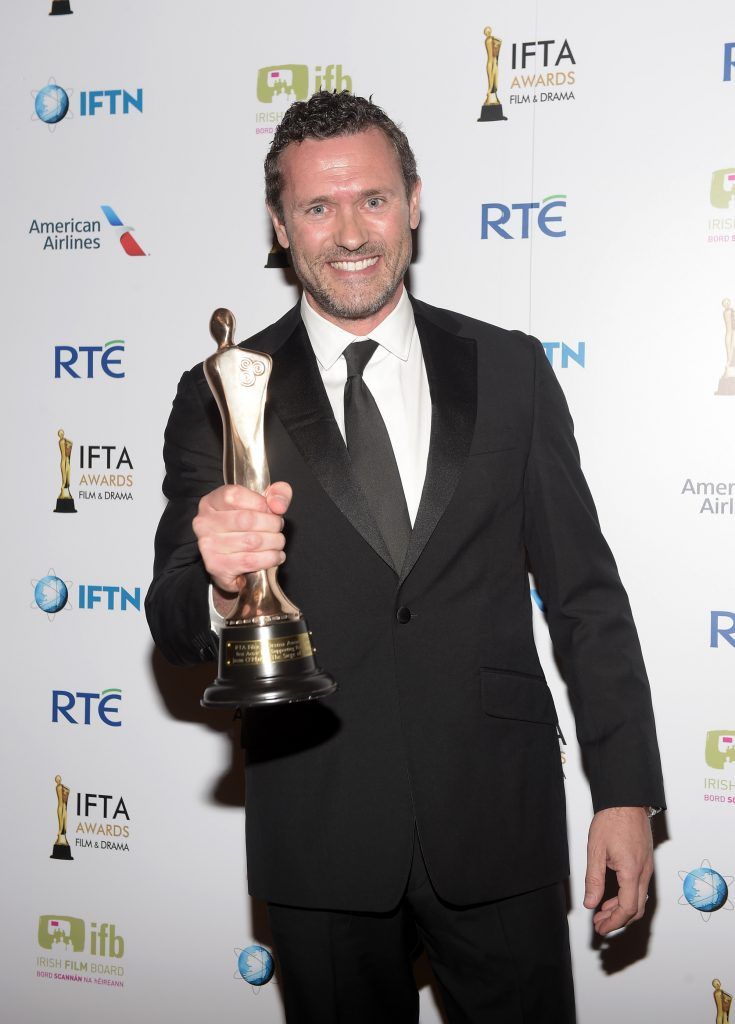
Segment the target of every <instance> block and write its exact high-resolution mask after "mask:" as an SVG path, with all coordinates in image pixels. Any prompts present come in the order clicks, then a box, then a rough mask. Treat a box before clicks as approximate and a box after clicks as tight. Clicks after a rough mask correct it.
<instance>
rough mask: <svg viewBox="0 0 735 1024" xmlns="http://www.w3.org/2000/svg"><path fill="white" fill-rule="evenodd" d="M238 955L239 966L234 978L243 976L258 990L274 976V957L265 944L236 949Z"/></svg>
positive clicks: (243, 978)
mask: <svg viewBox="0 0 735 1024" xmlns="http://www.w3.org/2000/svg"><path fill="white" fill-rule="evenodd" d="M234 953H235V956H236V957H237V967H236V969H235V973H234V975H233V977H234V978H242V980H243V981H247V983H248V984H249V985H252V986H253V988H254V989H255V990H256V991H257V990H258V989H259V988H261V987H262V986H263V985H267V984H268V982H269V981H270V980H271V978H272V977H273V971H274V964H273V957H272V956H271V954H270V953H269V951H268V950H267V949H266V948H265V946H257V945H253V946H246V947H245V948H244V949H236V950H234Z"/></svg>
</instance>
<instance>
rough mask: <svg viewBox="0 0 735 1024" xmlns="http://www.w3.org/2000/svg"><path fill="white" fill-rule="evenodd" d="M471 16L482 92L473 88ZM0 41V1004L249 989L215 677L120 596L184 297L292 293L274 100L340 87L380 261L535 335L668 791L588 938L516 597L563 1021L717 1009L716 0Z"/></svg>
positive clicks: (732, 746)
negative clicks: (568, 939) (536, 751)
mask: <svg viewBox="0 0 735 1024" xmlns="http://www.w3.org/2000/svg"><path fill="white" fill-rule="evenodd" d="M486 29H490V30H491V32H492V35H493V36H494V37H495V38H496V39H499V40H500V41H501V47H500V52H499V64H498V96H499V98H500V100H501V102H502V107H503V119H502V120H501V119H497V120H492V121H482V120H479V118H480V113H481V107H482V104H483V102H484V99H485V94H486V92H487V88H488V82H487V75H486V48H485V41H486V36H485V31H486ZM2 48H3V51H4V52H3V57H2V61H1V62H0V74H1V75H2V97H3V119H2V134H3V142H4V145H3V154H4V159H3V177H4V184H3V188H2V194H1V197H0V201H1V202H2V217H1V221H0V222H1V223H2V243H3V256H2V260H3V263H2V279H3V282H4V284H5V298H4V300H3V305H2V321H3V335H4V353H5V354H4V360H5V367H6V372H5V374H4V383H5V390H6V394H5V398H4V402H3V406H4V409H5V413H6V420H5V423H4V426H3V436H4V438H5V441H4V444H3V461H4V464H5V474H4V482H5V491H4V508H5V520H4V521H5V528H4V535H5V574H6V575H5V580H6V582H5V585H4V587H3V601H4V605H5V608H4V613H3V618H4V622H5V625H6V629H7V632H6V649H7V651H8V659H7V671H6V677H5V700H4V706H5V709H6V710H5V713H4V715H3V719H2V726H3V742H2V749H3V757H4V766H3V772H2V788H3V794H4V800H3V804H4V807H5V811H4V814H3V822H4V825H5V836H4V842H3V847H4V864H5V866H4V870H3V884H4V889H5V893H4V896H3V903H2V906H3V920H4V921H5V925H4V926H3V927H2V929H1V932H2V938H1V939H0V942H2V963H3V974H4V977H5V989H6V994H5V997H4V1001H3V1017H4V1019H6V1020H8V1021H10V1022H12V1024H21V1022H33V1024H35V1022H37V1021H39V1020H44V1019H45V1020H51V1021H54V1022H57V1024H72V1022H73V1024H79V1022H84V1021H93V1020H98V1019H104V1020H106V1021H108V1022H109V1024H115V1022H123V1021H128V1020H132V1019H134V1020H137V1021H141V1022H143V1024H146V1022H154V1021H155V1022H158V1021H169V1020H170V1021H174V1020H175V1021H179V1022H182V1024H185V1022H198V1021H201V1020H203V1019H219V1020H247V1021H252V1022H257V1024H261V1022H262V1024H278V1022H280V1021H282V1019H283V1018H282V1010H281V1005H280V1000H279V995H278V979H277V975H276V976H275V977H274V978H273V979H272V980H270V981H265V983H262V982H264V979H265V978H267V977H268V975H269V968H270V964H271V959H270V954H269V952H268V948H269V938H268V933H267V928H266V924H265V919H264V913H263V909H262V907H259V906H254V905H252V904H251V903H250V901H249V899H248V897H247V894H246V865H245V856H244V842H243V841H244V825H245V813H246V812H244V811H243V802H244V793H243V782H242V763H241V762H242V758H241V752H240V750H239V737H238V723H237V722H233V721H232V720H231V716H230V715H228V714H225V713H213V712H205V711H204V710H202V709H201V708H200V707H199V703H198V701H199V696H200V694H201V691H202V689H203V687H204V685H205V684H206V682H207V680H208V679H209V677H210V675H211V669H206V670H201V669H193V670H189V671H187V670H173V669H172V668H170V667H169V666H167V665H166V664H165V662H164V661H163V660H162V659H161V658H160V657H159V656H158V655H157V654H155V653H154V651H153V647H152V643H151V641H150V638H149V635H148V632H147V628H146V623H145V618H144V614H143V610H142V605H143V598H144V595H145V590H146V587H147V585H148V582H149V579H150V573H151V563H152V541H153V532H154V529H155V526H156V523H157V520H158V517H159V515H160V513H161V509H162V498H161V495H160V483H161V476H162V464H161V455H160V452H161V439H162V433H163V427H164V424H165V422H166V419H167V416H168V411H169V407H170V401H171V398H172V396H173V393H174V390H175V387H176V383H177V381H178V378H179V376H180V374H181V373H182V371H183V370H185V369H187V368H188V367H189V366H191V365H192V364H193V363H195V362H197V361H199V360H200V359H202V358H203V357H205V356H206V355H208V354H209V353H210V352H211V351H212V349H213V346H212V341H211V339H210V338H209V335H208V321H209V317H210V314H211V312H212V310H213V309H214V308H215V307H217V306H223V305H224V306H229V307H230V308H232V309H233V310H234V311H235V313H236V314H237V317H238V322H239V327H238V337H239V338H244V337H246V336H247V335H248V334H249V333H251V332H253V331H255V330H257V329H259V328H260V327H262V326H264V325H265V324H267V323H270V322H272V321H273V320H274V319H276V318H277V317H278V316H280V314H281V313H282V312H283V311H285V309H286V308H288V306H289V305H290V304H291V303H292V302H293V301H294V298H295V294H296V293H295V289H294V286H293V283H292V282H291V281H289V279H288V276H287V274H286V273H285V272H284V271H283V270H282V269H279V268H278V267H277V266H276V267H268V266H267V264H268V263H269V262H271V263H273V262H275V263H278V262H279V261H278V259H277V258H276V259H273V258H271V259H270V261H269V259H268V257H269V250H270V248H271V243H272V239H271V235H270V231H269V227H268V223H267V220H266V215H265V212H264V207H263V185H262V162H263V157H264V155H265V152H266V149H267V146H268V144H269V140H270V139H271V137H272V133H273V130H274V127H275V125H276V124H277V122H278V120H279V118H280V117H281V116H282V113H283V110H284V108H285V107H286V106H287V105H288V103H289V102H290V101H291V100H292V99H294V98H298V99H302V98H305V97H307V96H308V95H309V94H311V93H312V92H313V91H315V90H318V89H320V88H325V89H335V88H336V89H342V88H344V89H350V90H353V91H355V92H358V93H360V94H363V95H372V96H373V97H374V99H375V100H376V102H378V103H379V104H381V105H383V106H384V107H385V108H386V109H387V110H388V112H389V113H390V114H391V115H392V116H393V117H394V118H395V119H396V120H398V121H399V122H401V123H402V124H403V126H404V127H405V129H406V131H407V133H408V135H409V138H410V139H411V140H412V143H413V145H414V147H415V151H416V154H417V158H418V162H419V168H420V171H421V173H422V177H423V179H424V219H423V222H422V225H421V229H420V234H419V246H418V252H417V255H416V260H415V263H414V265H413V268H412V270H411V286H412V289H413V290H414V291H415V293H416V294H417V295H418V296H419V297H422V298H426V299H427V300H429V301H431V302H433V303H435V304H437V305H444V306H448V307H450V308H454V309H458V310H461V311H463V312H465V313H468V314H471V315H473V316H476V317H479V318H482V319H484V320H489V321H493V322H495V323H498V324H500V325H502V326H504V327H509V328H516V327H517V328H521V329H524V330H529V331H531V332H532V333H534V334H536V335H537V336H538V337H540V338H541V339H542V340H543V342H544V344H545V347H546V352H547V355H548V358H549V360H550V362H551V364H552V366H553V367H554V369H555V371H556V372H557V373H558V376H559V379H560V381H561V383H562V385H563V387H564V390H565V392H566V394H567V397H568V400H569V403H570V405H571V408H572V412H573V414H574V416H575V420H576V424H577V431H578V436H579V440H580V447H581V451H582V456H583V463H584V466H585V469H586V472H587V474H588V478H589V480H590V483H591V486H592V489H593V492H594V494H595V495H596V498H597V502H598V506H599V511H600V516H601V519H602V522H603V526H604V528H605V531H606V533H607V535H608V538H609V540H610V541H611V544H612V547H613V549H614V551H615V552H616V555H617V558H618V561H619V564H620V569H621V573H622V575H623V579H624V581H625V583H626V585H627V587H628V590H629V592H630V596H631V600H632V604H633V608H634V611H635V613H636V617H637V621H638V625H639V629H640V632H641V635H642V641H643V646H644V651H645V653H646V657H647V662H648V667H649V671H650V675H651V680H652V686H653V693H654V701H655V706H656V710H657V714H658V721H659V729H660V737H661V744H662V751H663V757H664V768H665V776H666V781H667V787H668V796H669V802H670V811H669V813H668V815H667V819H666V821H665V822H664V821H659V822H658V823H657V839H658V841H659V842H658V850H657V880H656V886H655V890H654V892H653V896H652V899H651V902H650V906H651V910H652V913H651V914H650V915H649V917H648V919H647V920H646V921H645V922H642V923H640V924H638V925H636V926H634V927H631V928H630V929H629V930H628V932H627V933H626V934H624V935H623V936H621V937H619V938H616V939H613V940H611V941H610V942H608V943H599V942H597V941H595V940H594V939H593V936H592V932H591V927H590V920H589V914H588V913H587V912H586V911H585V910H584V909H583V908H582V907H581V896H582V883H583V876H584V853H585V839H586V829H587V825H588V820H589V815H590V801H589V796H588V792H587V787H586V783H585V780H584V778H583V775H582V772H581V767H580V758H579V753H578V749H577V747H576V745H575V743H574V741H573V738H574V729H573V722H572V719H571V715H570V713H569V710H568V704H567V702H566V698H565V695H564V686H563V683H562V682H561V681H560V680H559V678H558V676H557V674H556V670H555V668H554V664H553V658H552V655H551V651H550V649H549V643H548V638H547V636H546V632H545V626H544V620H543V614H542V611H541V609H540V608H537V609H536V610H535V615H536V625H537V627H538V637H539V645H540V647H541V649H542V653H543V660H544V664H545V668H546V670H547V674H548V677H549V679H550V681H551V685H552V687H553V689H554V693H555V697H556V699H557V704H558V706H559V707H560V708H561V709H562V728H563V730H564V734H565V736H566V737H567V740H568V745H567V746H566V748H565V751H564V756H565V760H566V776H567V789H568V800H569V808H570V816H569V817H570V825H569V827H570V835H571V842H572V849H573V875H572V881H571V899H572V909H571V914H570V922H571V929H572V938H573V946H574V954H575V964H576V983H577V989H578V999H579V1016H580V1021H581V1022H582V1024H592V1022H594V1024H613V1022H617V1021H619V1020H620V1019H623V1018H624V1019H627V1020H631V1021H636V1020H643V1019H644V1018H646V1017H648V1016H649V1015H650V1014H651V1013H654V1014H655V1017H656V1019H657V1020H666V1021H675V1022H682V1024H685V1022H686V1024H707V1022H714V1021H715V1020H716V1021H717V1022H718V1024H724V1022H725V1021H726V1020H727V1016H726V1015H725V1009H723V1010H722V1014H721V1016H717V1013H718V1005H717V1004H718V1001H719V1004H720V1005H721V1006H722V1004H723V1003H724V1004H725V1007H726V1004H727V996H726V995H725V994H723V993H728V992H733V991H735V913H733V900H734V899H735V885H734V884H733V876H735V827H734V824H735V689H734V685H735V684H734V675H733V669H734V667H735V593H734V592H733V589H732V577H733V572H732V567H733V523H734V522H735V519H734V516H735V470H734V469H733V456H732V452H733V430H734V429H735V369H731V370H730V371H728V369H727V365H728V362H732V361H733V358H734V357H733V353H732V346H733V326H734V321H735V312H734V305H733V304H735V261H734V259H733V257H734V256H735V134H734V133H733V125H734V124H735V117H734V113H735V12H734V11H733V6H732V3H731V0H709V2H708V3H703V4H698V5H696V6H694V7H692V5H690V4H685V3H683V2H682V0H671V2H669V3H667V4H661V3H653V2H648V3H645V2H641V0H637V2H633V0H620V2H619V3H617V4H615V5H612V6H611V5H606V6H605V5H603V6H602V7H601V6H600V5H594V4H590V3H588V2H584V0H492V2H491V3H490V4H487V3H479V2H477V0H471V2H466V3H462V4H455V5H454V6H453V7H452V8H451V9H450V8H447V6H446V5H445V4H441V3H438V2H434V3H416V2H408V3H405V4H403V5H401V4H396V3H389V2H387V0H374V2H373V3H372V4H371V5H369V6H367V7H365V6H360V5H352V6H350V5H344V4H339V3H335V2H331V0H328V2H326V3H323V4H321V5H316V6H314V5H308V4H306V5H305V4H298V3H296V2H293V0H285V2H283V3H281V4H276V5H271V6H267V5H251V4H243V3H239V2H236V0H211V2H209V3H204V2H200V3H194V2H193V0H183V2H181V0H179V2H174V0H159V2H156V3H150V2H148V3H146V2H144V0H129V2H127V3H119V2H118V3H113V2H111V0H95V2H92V0H71V4H69V3H67V2H65V0H55V2H50V0H24V2H23V3H22V4H21V3H14V4H12V6H11V4H10V3H7V2H6V3H4V4H3V30H2ZM62 475H63V476H64V477H65V479H62ZM63 488H65V489H63ZM72 502H73V506H72V504H71V503H72ZM72 507H73V509H74V511H71V509H72ZM64 828H65V829H66V835H67V836H68V842H69V846H68V847H67V848H66V849H64V844H63V842H58V838H59V833H60V831H61V832H63V829H64ZM421 970H422V971H423V968H422V969H421ZM421 977H422V979H423V981H422V1021H424V1022H425V1024H436V1022H438V1021H439V1020H440V1015H439V1010H438V1009H437V1007H436V1003H435V1000H434V997H433V994H432V991H431V987H430V985H429V984H428V982H427V980H426V978H427V975H426V974H425V973H422V975H421ZM715 982H717V984H714V983H715ZM713 984H714V987H713ZM717 985H720V986H721V987H720V988H719V989H718V987H717ZM733 1017H735V1011H734V1012H733Z"/></svg>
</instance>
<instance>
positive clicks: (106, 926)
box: [36, 914, 125, 988]
mask: <svg viewBox="0 0 735 1024" xmlns="http://www.w3.org/2000/svg"><path fill="white" fill-rule="evenodd" d="M38 945H39V946H40V948H41V949H42V950H44V954H43V955H41V956H37V957H36V977H37V978H44V979H51V980H54V981H69V982H76V983H78V984H87V985H92V984H97V985H106V986H110V987H114V988H122V987H123V985H124V982H123V980H122V979H123V975H124V974H125V968H124V967H123V965H122V962H121V961H122V960H123V959H124V956H125V940H124V938H123V936H122V935H121V934H120V933H119V932H118V930H117V926H116V925H114V924H112V923H111V922H109V921H101V922H99V923H98V922H97V921H89V922H87V921H85V920H84V918H81V917H72V916H71V915H69V914H41V915H40V917H39V918H38ZM92 957H94V958H95V959H91V958H92Z"/></svg>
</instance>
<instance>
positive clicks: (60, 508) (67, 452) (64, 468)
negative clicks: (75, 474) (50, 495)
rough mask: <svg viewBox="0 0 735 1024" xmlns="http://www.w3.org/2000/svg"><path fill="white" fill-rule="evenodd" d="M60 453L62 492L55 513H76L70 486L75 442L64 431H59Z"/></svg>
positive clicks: (57, 500)
mask: <svg viewBox="0 0 735 1024" xmlns="http://www.w3.org/2000/svg"><path fill="white" fill-rule="evenodd" d="M57 435H58V438H59V451H60V452H61V466H60V469H61V490H60V491H59V496H58V498H57V499H56V508H55V509H54V512H76V508H75V507H74V498H73V497H72V494H71V491H70V490H69V485H70V483H71V450H72V448H73V447H74V442H73V441H70V440H69V438H68V437H67V436H66V434H65V433H64V431H63V430H58V431H57Z"/></svg>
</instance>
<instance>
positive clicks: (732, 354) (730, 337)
mask: <svg viewBox="0 0 735 1024" xmlns="http://www.w3.org/2000/svg"><path fill="white" fill-rule="evenodd" d="M733 177H735V175H733ZM733 194H734V195H735V193H733ZM722 317H723V319H724V321H725V369H724V370H723V371H722V376H721V377H720V383H719V384H718V385H717V391H715V394H716V395H735V309H733V308H732V302H731V301H730V299H723V300H722Z"/></svg>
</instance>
